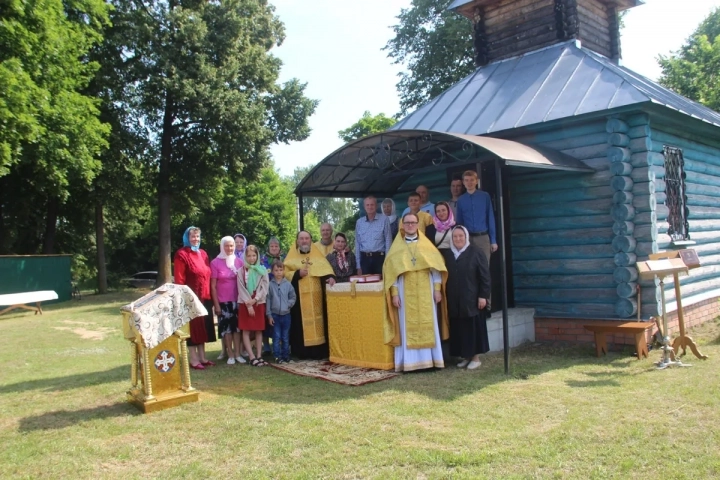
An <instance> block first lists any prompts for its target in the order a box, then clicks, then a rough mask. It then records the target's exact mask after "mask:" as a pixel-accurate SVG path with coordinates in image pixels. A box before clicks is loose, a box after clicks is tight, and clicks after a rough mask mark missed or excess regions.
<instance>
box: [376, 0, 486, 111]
mask: <svg viewBox="0 0 720 480" xmlns="http://www.w3.org/2000/svg"><path fill="white" fill-rule="evenodd" d="M450 3H452V0H412V3H411V6H410V8H403V9H402V10H401V11H400V15H398V17H397V18H398V24H397V25H395V26H393V31H394V32H395V37H394V38H392V39H391V40H390V41H388V43H387V45H385V47H384V50H385V51H387V52H388V57H390V58H392V59H393V63H395V64H396V65H401V66H402V67H403V71H402V72H400V73H399V74H398V76H399V77H400V82H398V84H397V90H398V93H399V94H400V115H406V114H407V113H408V112H409V111H411V110H413V109H414V108H417V107H419V106H421V105H423V104H425V103H427V102H428V101H430V100H431V99H433V98H435V97H437V96H438V95H440V94H441V93H442V92H444V91H445V90H447V89H448V88H449V87H450V86H452V85H453V84H455V83H456V82H458V81H459V80H460V79H462V78H463V77H465V76H467V75H469V74H470V73H472V72H473V71H474V70H475V63H474V60H473V55H474V52H473V43H472V23H471V22H469V21H468V20H467V19H466V18H465V17H463V16H462V15H459V14H457V13H454V12H450V11H448V10H447V7H448V6H449V5H450Z"/></svg>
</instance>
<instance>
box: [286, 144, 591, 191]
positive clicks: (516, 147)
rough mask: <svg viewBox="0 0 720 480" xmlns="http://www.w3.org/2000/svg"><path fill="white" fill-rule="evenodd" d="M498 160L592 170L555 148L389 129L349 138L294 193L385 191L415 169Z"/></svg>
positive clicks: (542, 166)
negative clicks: (358, 137) (355, 138)
mask: <svg viewBox="0 0 720 480" xmlns="http://www.w3.org/2000/svg"><path fill="white" fill-rule="evenodd" d="M491 159H499V160H501V161H503V162H504V163H505V164H506V165H510V166H518V167H533V168H546V169H553V170H565V171H576V172H593V171H594V170H593V169H592V168H590V167H588V166H587V165H585V164H584V163H582V162H581V161H580V160H577V159H575V158H573V157H571V156H569V155H566V154H564V153H562V152H559V151H557V150H552V149H548V148H543V147H538V146H531V145H525V144H522V143H519V142H515V141H512V140H503V139H500V138H492V137H480V136H477V135H466V134H460V133H446V132H436V131H432V130H389V131H386V132H382V133H378V134H375V135H370V136H367V137H364V138H361V139H360V140H355V141H353V142H350V143H348V144H346V145H344V146H343V147H340V148H339V149H338V150H336V151H334V152H333V153H331V154H330V155H328V156H327V157H325V158H324V159H323V160H322V161H321V162H320V163H318V164H317V165H316V166H315V167H314V168H313V169H312V170H311V171H310V172H309V173H308V174H307V175H306V176H305V178H303V180H302V181H301V182H300V183H299V184H298V186H297V187H296V189H295V194H296V195H302V196H308V197H361V196H364V195H368V194H375V195H390V194H395V193H396V192H397V191H398V189H399V188H400V187H401V186H402V185H403V184H404V183H405V182H406V181H407V180H408V179H410V178H411V177H412V176H414V175H415V174H418V173H426V172H430V171H436V170H442V169H446V168H451V167H460V166H463V165H468V166H470V165H475V164H476V163H478V162H481V161H483V160H491Z"/></svg>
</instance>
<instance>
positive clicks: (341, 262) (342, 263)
mask: <svg viewBox="0 0 720 480" xmlns="http://www.w3.org/2000/svg"><path fill="white" fill-rule="evenodd" d="M337 237H342V238H344V239H345V248H343V250H342V252H339V251H338V250H337V249H336V248H335V246H334V245H333V251H334V252H335V255H336V256H337V263H338V267H340V269H341V270H347V268H348V261H347V258H345V250H346V249H347V237H346V236H345V234H344V233H342V232H338V233H337V234H335V239H336V240H337Z"/></svg>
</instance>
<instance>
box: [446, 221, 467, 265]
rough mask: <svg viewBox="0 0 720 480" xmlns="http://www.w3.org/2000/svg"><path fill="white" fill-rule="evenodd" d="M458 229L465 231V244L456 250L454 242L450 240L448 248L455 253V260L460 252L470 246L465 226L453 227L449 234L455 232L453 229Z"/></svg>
mask: <svg viewBox="0 0 720 480" xmlns="http://www.w3.org/2000/svg"><path fill="white" fill-rule="evenodd" d="M458 229H462V231H463V232H465V245H463V247H462V248H461V249H460V250H458V249H457V248H456V247H455V243H454V242H453V241H452V240H451V241H450V250H452V252H453V255H455V260H457V258H458V257H459V256H460V254H462V253H463V252H464V251H465V250H467V248H468V247H469V246H470V234H469V233H468V231H467V228H465V227H463V226H462V225H458V226H456V227H453V229H452V232H451V233H450V235H452V234H453V233H455V230H458Z"/></svg>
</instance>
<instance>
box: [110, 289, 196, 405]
mask: <svg viewBox="0 0 720 480" xmlns="http://www.w3.org/2000/svg"><path fill="white" fill-rule="evenodd" d="M120 310H121V312H122V315H123V333H124V335H125V338H126V339H127V340H129V341H130V342H132V345H131V363H130V383H131V386H130V390H128V392H127V398H128V401H129V402H130V403H132V404H133V405H135V406H136V407H137V408H138V409H140V410H141V411H142V412H143V413H150V412H155V411H158V410H162V409H165V408H170V407H174V406H177V405H180V404H181V403H186V402H196V401H197V400H198V391H197V390H195V389H194V388H193V387H192V385H191V383H190V364H189V362H188V358H187V346H186V343H185V340H186V339H187V338H189V337H190V334H189V322H190V320H192V319H193V318H195V317H198V316H202V315H207V310H205V308H204V307H203V306H202V303H201V302H200V301H199V300H198V299H197V297H196V296H195V294H193V293H192V291H191V290H190V289H189V288H188V287H186V286H184V285H173V284H166V285H163V286H162V287H160V288H158V289H157V290H155V291H153V292H150V293H149V294H147V295H145V296H144V297H142V298H140V299H138V300H137V301H136V302H133V303H131V304H130V305H125V306H124V307H122V308H121V309H120ZM203 312H204V313H203Z"/></svg>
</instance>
